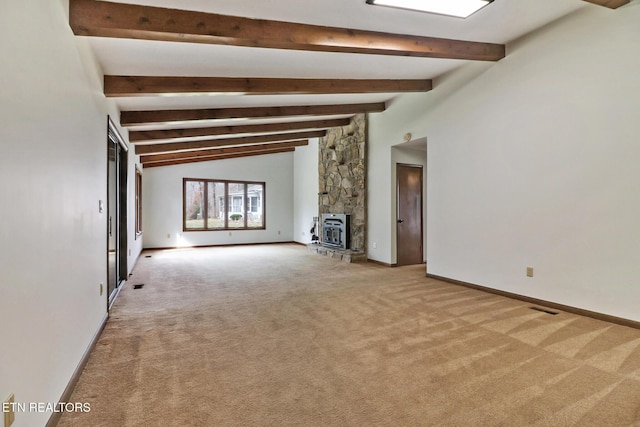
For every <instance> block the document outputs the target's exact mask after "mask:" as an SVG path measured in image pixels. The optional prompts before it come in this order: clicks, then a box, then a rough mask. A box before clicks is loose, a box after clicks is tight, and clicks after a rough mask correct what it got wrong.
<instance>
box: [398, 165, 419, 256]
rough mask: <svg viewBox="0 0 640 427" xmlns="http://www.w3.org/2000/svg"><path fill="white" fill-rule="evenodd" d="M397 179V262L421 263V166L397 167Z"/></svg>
mask: <svg viewBox="0 0 640 427" xmlns="http://www.w3.org/2000/svg"><path fill="white" fill-rule="evenodd" d="M396 180H397V187H396V188H397V252H398V253H397V263H398V265H411V264H421V263H422V262H424V257H423V249H422V247H423V238H422V166H416V165H405V164H400V163H398V164H397V165H396Z"/></svg>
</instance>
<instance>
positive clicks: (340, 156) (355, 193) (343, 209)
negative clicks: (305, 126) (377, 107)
mask: <svg viewBox="0 0 640 427" xmlns="http://www.w3.org/2000/svg"><path fill="white" fill-rule="evenodd" d="M366 124H367V123H366V116H365V115H364V114H359V115H357V116H354V117H353V118H352V119H351V123H350V124H349V125H347V126H343V127H340V128H333V129H330V130H329V132H328V133H327V136H325V137H323V138H321V139H320V144H319V147H320V153H319V156H318V158H319V165H318V171H319V174H320V180H319V184H320V185H319V187H320V188H319V195H318V199H319V201H318V204H319V210H320V212H319V213H320V215H319V216H322V214H323V213H338V214H349V215H351V250H353V251H354V252H364V250H365V248H366V235H367V185H366V184H367V180H366V178H367V145H366V139H367V132H366Z"/></svg>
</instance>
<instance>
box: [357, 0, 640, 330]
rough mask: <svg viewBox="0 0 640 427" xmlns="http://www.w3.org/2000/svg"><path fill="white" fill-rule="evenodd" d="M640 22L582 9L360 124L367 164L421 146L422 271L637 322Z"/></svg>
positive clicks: (626, 14)
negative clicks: (410, 144)
mask: <svg viewBox="0 0 640 427" xmlns="http://www.w3.org/2000/svg"><path fill="white" fill-rule="evenodd" d="M639 22H640V3H639V2H638V1H634V2H632V3H631V4H630V5H627V6H625V7H622V8H620V9H618V10H615V11H612V10H608V9H606V8H601V7H596V6H593V7H588V8H585V9H583V10H581V11H579V12H577V13H575V14H573V15H571V16H569V17H567V18H565V19H562V20H560V21H557V22H555V23H553V24H552V25H549V26H547V27H545V28H543V29H542V30H540V31H538V32H536V33H535V34H532V35H530V36H528V37H525V38H523V39H522V40H519V41H518V42H517V43H514V44H512V45H510V46H508V47H507V51H508V55H507V57H506V58H505V59H503V60H502V61H500V62H498V63H496V64H480V65H472V66H470V67H465V69H462V70H460V71H459V72H458V73H454V74H453V75H450V76H446V78H444V79H442V80H441V81H436V84H435V89H434V91H433V92H431V93H429V94H424V95H408V96H404V97H402V98H400V99H399V100H397V102H395V103H394V104H393V105H392V106H391V107H390V108H389V109H388V110H387V111H386V112H385V113H383V114H379V115H372V118H371V121H370V123H371V127H370V138H371V141H372V143H371V145H370V150H371V151H370V152H371V153H372V154H371V157H372V158H373V159H376V165H378V166H379V165H380V164H382V163H383V162H382V159H383V158H384V156H385V155H386V152H387V151H388V145H389V142H388V141H393V140H395V141H398V140H399V139H400V138H401V137H402V135H403V134H404V133H406V132H412V133H413V134H414V135H417V136H419V137H421V136H425V137H427V138H428V140H429V144H428V169H427V173H428V179H427V206H428V208H427V235H428V239H427V252H428V256H429V259H428V267H427V268H428V271H429V273H432V274H435V275H441V276H445V277H449V278H453V279H457V280H462V281H466V282H470V283H476V284H479V285H484V286H489V287H493V288H496V289H501V290H505V291H509V292H515V293H519V294H523V295H528V296H532V297H536V298H541V299H544V300H549V301H554V302H557V303H561V304H567V305H571V306H574V307H579V308H583V309H587V310H593V311H597V312H601V313H605V314H609V315H614V316H619V317H623V318H627V319H632V320H636V321H638V320H640V311H638V308H637V301H640V287H639V286H638V285H637V280H638V279H637V277H638V273H640V262H639V261H640V259H639V254H640V227H638V218H640V168H638V167H637V159H638V158H640V144H638V135H640V121H639V120H638V111H640V95H639V94H640V80H639V79H638V77H637V76H638V73H637V70H638V69H639V68H640V49H638V46H640V25H638V23H639ZM452 82H453V83H455V84H454V85H452ZM443 93H444V94H446V96H442V94H443ZM379 172H381V171H380V170H378V171H376V174H377V173H379ZM380 174H381V175H383V174H384V175H386V176H383V177H379V179H380V180H381V181H382V182H381V185H382V187H383V188H382V190H383V191H386V190H387V188H388V185H387V182H384V181H385V180H387V177H388V178H390V171H389V173H388V174H387V173H380ZM371 175H372V172H370V176H371ZM388 181H389V182H390V181H391V180H390V179H388ZM385 186H387V188H384V187H385ZM387 194H390V193H387ZM375 198H377V199H378V202H379V203H383V199H384V198H385V195H384V194H381V195H379V196H375ZM375 198H374V197H370V200H371V203H375ZM373 206H375V204H374V205H373ZM376 220H377V223H376V224H370V225H371V226H372V227H371V228H376V230H375V233H380V234H383V233H385V231H384V227H383V224H382V222H381V221H382V220H384V218H376ZM378 227H379V228H380V229H377V228H378ZM387 229H388V227H387ZM369 241H370V242H372V241H374V240H373V239H371V238H370V239H369ZM378 247H379V248H380V246H378ZM389 252H390V251H389ZM383 255H384V254H383ZM387 258H390V256H388V257H387ZM527 266H531V267H534V269H535V277H534V278H527V277H525V268H526V267H527Z"/></svg>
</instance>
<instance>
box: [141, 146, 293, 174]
mask: <svg viewBox="0 0 640 427" xmlns="http://www.w3.org/2000/svg"><path fill="white" fill-rule="evenodd" d="M293 151H295V148H282V149H279V150H264V151H255V152H251V153H234V154H223V155H220V156H206V157H197V158H190V159H180V160H169V161H166V162H156V163H144V164H143V165H142V166H143V167H144V168H145V169H146V168H155V167H160V166H172V165H181V164H184V163H195V162H210V161H213V160H225V159H236V158H239V157H251V156H264V155H266V154H278V153H290V152H293Z"/></svg>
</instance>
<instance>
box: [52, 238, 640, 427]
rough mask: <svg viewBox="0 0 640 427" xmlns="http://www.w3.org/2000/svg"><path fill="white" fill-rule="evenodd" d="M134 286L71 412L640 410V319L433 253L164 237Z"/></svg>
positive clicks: (107, 418) (421, 415)
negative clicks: (572, 308) (566, 302)
mask: <svg viewBox="0 0 640 427" xmlns="http://www.w3.org/2000/svg"><path fill="white" fill-rule="evenodd" d="M144 255H151V256H152V257H151V258H145V256H144ZM137 283H144V284H145V286H144V287H143V288H142V289H139V290H134V289H133V288H132V285H133V284H137ZM125 286H126V287H125V289H123V291H122V292H121V294H120V297H119V298H118V300H117V301H116V304H115V306H114V308H113V310H112V312H111V317H110V319H109V321H108V323H107V326H106V328H105V330H104V332H103V334H102V336H101V338H100V340H99V342H98V344H97V346H96V348H95V350H94V351H93V353H92V354H91V357H90V359H89V362H88V364H87V367H86V369H85V371H84V373H83V374H82V377H81V378H80V381H79V383H78V385H77V387H76V390H75V392H74V394H73V396H72V398H71V401H72V402H89V403H90V404H91V412H88V413H74V414H64V415H63V417H62V419H61V421H60V423H59V424H58V425H59V427H66V426H92V427H93V426H109V427H113V426H483V427H484V426H510V427H511V426H554V427H557V426H581V427H582V426H640V330H636V329H632V328H627V327H624V326H619V325H614V324H609V323H606V322H602V321H598V320H593V319H589V318H585V317H580V316H576V315H573V314H568V313H562V312H561V313H559V314H558V315H555V316H553V315H549V314H546V313H543V312H540V311H534V310H531V309H530V305H529V304H526V303H523V302H519V301H515V300H511V299H508V298H504V297H500V296H496V295H492V294H487V293H483V292H481V291H477V290H473V289H468V288H464V287H460V286H456V285H452V284H448V283H443V282H440V281H437V280H433V279H427V278H425V269H424V265H418V266H410V267H399V268H385V267H381V266H377V265H374V264H371V263H369V264H347V263H343V262H340V261H335V260H333V259H330V258H326V257H322V256H318V255H314V254H310V253H308V252H307V250H306V249H305V248H304V247H302V246H299V245H293V244H289V245H262V246H241V247H222V248H206V249H184V250H169V251H153V252H145V253H144V254H143V256H142V257H141V258H140V260H139V262H138V265H137V266H136V269H135V271H134V275H133V277H132V278H131V279H130V280H129V282H128V283H127V284H126V285H125Z"/></svg>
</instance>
